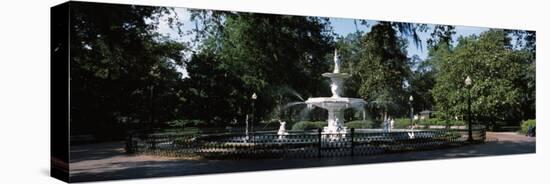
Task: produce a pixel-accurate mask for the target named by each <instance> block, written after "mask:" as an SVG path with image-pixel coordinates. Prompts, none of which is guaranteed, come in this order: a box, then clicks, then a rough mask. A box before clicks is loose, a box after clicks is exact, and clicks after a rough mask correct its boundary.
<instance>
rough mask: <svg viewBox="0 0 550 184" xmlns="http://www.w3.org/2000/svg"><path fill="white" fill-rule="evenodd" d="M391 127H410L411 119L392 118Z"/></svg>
mask: <svg viewBox="0 0 550 184" xmlns="http://www.w3.org/2000/svg"><path fill="white" fill-rule="evenodd" d="M394 121H395V122H394V123H393V128H410V127H409V126H411V119H409V118H397V119H395V120H394Z"/></svg>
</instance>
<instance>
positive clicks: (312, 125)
mask: <svg viewBox="0 0 550 184" xmlns="http://www.w3.org/2000/svg"><path fill="white" fill-rule="evenodd" d="M325 126H327V122H326V121H299V122H296V123H294V125H292V130H293V131H307V130H317V129H319V128H323V127H325Z"/></svg>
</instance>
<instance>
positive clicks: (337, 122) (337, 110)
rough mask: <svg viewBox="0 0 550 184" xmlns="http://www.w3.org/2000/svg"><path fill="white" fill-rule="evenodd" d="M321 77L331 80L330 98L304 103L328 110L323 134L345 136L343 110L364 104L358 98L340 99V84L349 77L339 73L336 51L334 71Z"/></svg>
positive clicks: (314, 99)
mask: <svg viewBox="0 0 550 184" xmlns="http://www.w3.org/2000/svg"><path fill="white" fill-rule="evenodd" d="M323 77H328V78H330V80H331V84H330V90H331V92H332V97H315V98H309V99H307V101H306V104H308V106H310V107H311V106H316V107H320V108H323V109H326V110H328V119H327V122H328V126H326V127H324V129H323V133H324V134H345V133H346V132H347V128H346V127H345V126H344V110H346V109H348V108H354V107H362V106H363V105H365V104H366V102H365V101H364V100H363V99H360V98H346V97H341V96H340V95H341V93H342V84H343V83H344V79H346V78H348V77H350V75H349V74H347V73H340V59H339V58H338V51H337V50H334V71H333V72H332V73H324V74H323Z"/></svg>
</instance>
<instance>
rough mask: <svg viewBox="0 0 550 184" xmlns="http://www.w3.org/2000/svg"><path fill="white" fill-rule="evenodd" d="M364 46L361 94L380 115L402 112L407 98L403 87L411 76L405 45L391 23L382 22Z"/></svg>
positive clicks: (361, 62) (364, 39)
mask: <svg viewBox="0 0 550 184" xmlns="http://www.w3.org/2000/svg"><path fill="white" fill-rule="evenodd" d="M362 44H363V47H364V49H363V50H362V54H361V58H360V62H359V64H358V66H357V70H358V77H359V79H360V81H361V85H360V88H359V91H358V93H359V95H360V96H361V97H362V98H364V99H366V100H367V101H368V102H369V104H370V107H371V108H372V109H375V110H379V111H380V112H387V111H390V112H394V113H395V112H396V111H399V110H403V109H399V108H400V107H406V106H407V105H406V98H407V97H408V95H406V91H405V89H404V87H403V86H404V82H405V80H406V78H407V76H409V73H410V68H409V66H408V65H407V55H406V52H405V47H406V42H405V41H404V40H402V39H400V38H399V37H397V36H396V31H395V30H394V29H393V28H392V27H391V24H389V23H380V24H377V25H375V26H373V27H372V30H371V32H369V33H367V34H366V35H365V37H364V38H363V42H362Z"/></svg>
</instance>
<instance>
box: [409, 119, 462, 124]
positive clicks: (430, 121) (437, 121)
mask: <svg viewBox="0 0 550 184" xmlns="http://www.w3.org/2000/svg"><path fill="white" fill-rule="evenodd" d="M417 123H418V124H420V125H425V126H430V125H442V126H462V125H466V123H465V122H464V121H462V120H444V119H436V118H430V119H423V120H418V121H417Z"/></svg>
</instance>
